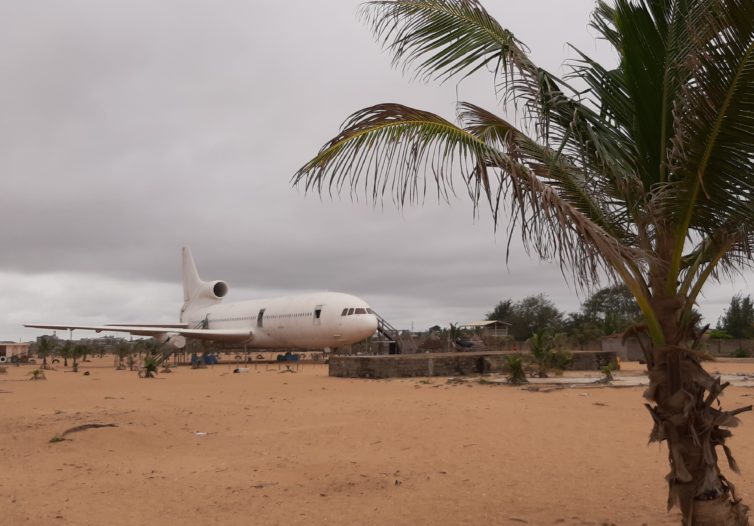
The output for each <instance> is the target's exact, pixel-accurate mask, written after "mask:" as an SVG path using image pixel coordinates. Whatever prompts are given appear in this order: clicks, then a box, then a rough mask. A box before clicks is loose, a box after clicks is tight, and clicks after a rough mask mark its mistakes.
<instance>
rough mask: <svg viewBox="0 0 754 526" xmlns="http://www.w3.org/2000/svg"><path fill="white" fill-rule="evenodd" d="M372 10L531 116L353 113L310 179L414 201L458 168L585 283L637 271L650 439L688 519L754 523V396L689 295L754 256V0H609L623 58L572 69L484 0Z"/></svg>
mask: <svg viewBox="0 0 754 526" xmlns="http://www.w3.org/2000/svg"><path fill="white" fill-rule="evenodd" d="M362 13H363V15H364V17H365V19H366V20H367V22H368V23H369V24H370V25H371V28H372V29H373V31H374V33H375V35H376V37H377V38H378V40H380V41H381V42H382V43H383V45H384V46H385V47H386V48H387V49H388V50H389V51H390V52H392V54H393V56H394V63H395V64H396V65H399V66H402V67H404V68H407V69H410V68H413V69H414V70H415V72H416V76H417V77H419V78H422V79H427V80H440V81H444V80H447V79H451V78H464V77H466V76H468V75H470V74H472V73H475V72H478V71H480V70H481V71H483V72H484V71H489V72H491V74H492V75H494V78H495V86H496V87H497V89H498V93H499V96H500V100H501V103H503V104H505V105H507V106H508V107H516V108H518V110H519V111H520V115H521V117H522V119H521V123H520V124H516V123H514V122H511V121H509V120H506V119H505V118H503V117H500V116H497V115H495V114H494V113H492V112H490V111H487V110H485V109H482V108H480V107H478V106H476V105H474V104H471V103H467V102H461V103H459V107H458V123H457V124H456V123H453V122H451V121H449V120H446V119H444V118H442V117H440V116H438V115H436V114H433V113H431V112H428V111H424V110H421V109H415V108H411V107H407V106H404V105H401V104H395V103H387V104H378V105H376V106H372V107H368V108H365V109H362V110H360V111H357V112H356V113H354V114H352V115H351V116H350V117H349V118H348V119H347V120H346V122H345V123H344V125H343V128H342V129H341V131H340V133H339V134H337V135H336V136H335V137H334V138H333V139H332V140H330V141H329V142H328V143H326V144H325V145H324V146H323V147H322V149H321V150H320V151H319V153H318V154H317V155H316V156H315V157H314V158H313V159H312V160H311V161H309V162H308V163H306V164H305V165H304V166H303V167H302V168H301V169H300V170H299V171H298V172H297V173H296V175H295V176H294V182H295V183H296V184H300V185H302V186H304V187H305V188H306V190H307V191H315V192H318V193H322V192H340V191H342V190H343V189H346V188H348V189H350V190H351V191H352V192H356V191H362V190H363V191H364V192H365V193H366V195H367V196H368V197H369V198H371V199H375V200H378V199H380V198H382V197H384V195H385V194H386V193H391V194H392V196H393V198H394V199H395V200H396V202H398V203H399V204H401V205H402V204H406V203H415V202H417V201H419V200H421V198H422V197H423V196H424V195H425V193H426V192H427V191H433V192H437V195H438V196H439V197H440V198H442V199H446V198H447V197H448V196H449V195H451V194H452V193H453V182H454V181H455V180H456V179H457V180H458V181H463V183H465V184H466V185H467V186H468V190H469V193H470V196H471V198H472V199H473V202H474V203H475V205H478V204H485V206H486V205H489V207H490V209H491V214H492V217H493V219H494V220H495V224H498V223H499V222H500V221H501V220H502V219H503V218H505V219H507V223H508V227H507V231H508V235H509V236H512V235H514V234H515V235H517V236H518V235H520V236H521V237H522V239H523V243H524V245H525V246H526V247H527V249H529V250H531V251H533V252H534V253H535V254H537V255H538V256H539V257H541V258H543V259H554V260H557V261H559V262H560V263H561V265H562V266H563V267H564V269H566V270H568V271H570V273H571V275H572V276H573V279H574V281H575V283H576V284H577V285H579V286H581V287H585V288H588V287H590V286H593V285H594V284H596V283H598V282H599V280H600V278H603V279H604V277H605V276H608V277H609V278H610V281H611V282H612V283H619V282H622V283H624V284H625V285H626V286H627V287H628V289H629V290H630V291H631V293H632V294H633V296H634V297H635V298H636V301H637V303H638V304H639V307H640V308H641V311H642V315H643V317H644V319H645V322H646V323H645V329H646V331H647V332H648V334H649V336H650V338H651V341H652V348H651V349H650V356H649V358H650V359H649V363H648V364H647V365H648V369H649V376H650V382H651V383H650V387H649V389H648V390H647V392H646V397H647V398H648V399H649V400H650V401H651V402H653V404H652V405H650V404H647V407H648V409H649V410H650V413H651V416H652V419H653V422H654V428H653V430H652V432H651V440H653V441H667V442H668V448H669V452H670V453H669V460H670V474H669V476H668V482H669V504H670V505H678V506H679V507H680V509H681V511H682V514H683V517H684V524H686V525H691V524H701V523H702V521H704V520H708V519H709V517H717V516H718V515H719V516H721V517H722V516H725V517H726V518H720V519H714V518H712V519H709V522H704V524H735V525H739V524H748V519H747V508H746V506H744V505H743V504H742V503H741V502H740V501H739V500H738V499H737V497H736V496H735V492H734V489H733V486H732V485H731V484H730V482H728V481H727V479H726V478H725V477H724V476H723V475H722V474H721V471H720V468H719V467H718V457H717V451H718V450H717V447H718V446H719V447H721V448H722V450H723V452H724V454H725V456H726V457H727V460H728V464H729V466H730V467H731V469H733V470H734V471H737V468H736V464H735V462H734V460H733V457H732V456H731V454H730V450H729V449H728V448H727V447H726V446H725V440H726V438H728V437H730V436H731V432H730V431H729V430H728V429H727V428H729V427H732V426H734V425H736V423H737V418H736V414H737V413H740V412H742V411H746V410H749V409H751V407H746V408H741V409H737V410H734V411H723V410H721V409H718V407H719V406H717V405H715V404H714V403H713V402H715V401H716V400H717V399H718V397H719V395H720V393H721V392H722V391H723V389H725V387H726V384H721V383H720V380H719V379H718V378H713V377H712V376H710V375H709V374H708V373H707V372H705V371H704V370H703V369H702V367H701V366H700V364H699V359H698V357H697V355H696V354H695V352H694V350H693V347H694V342H696V341H698V339H699V337H700V335H699V333H698V331H696V330H695V328H694V327H695V322H696V321H697V320H696V319H695V316H694V314H693V310H692V308H693V306H694V304H695V303H696V301H697V298H698V296H699V293H700V292H701V290H702V287H703V286H704V285H705V283H707V282H708V280H710V279H718V278H720V277H722V276H726V275H728V274H730V273H731V272H735V271H737V270H740V269H742V268H750V267H751V264H752V244H754V2H752V1H751V0H610V1H605V0H600V1H598V2H597V3H596V9H595V11H594V14H593V17H592V22H591V25H592V27H593V28H594V30H595V31H596V32H597V33H598V34H599V35H600V36H601V37H602V38H604V39H605V40H606V41H607V42H608V43H609V44H610V45H611V46H612V48H613V49H614V50H615V53H616V54H617V56H618V59H619V61H618V65H617V66H616V67H614V68H609V67H605V66H603V65H601V64H600V63H598V62H597V61H595V60H593V59H592V58H590V57H589V56H588V55H587V54H585V53H582V52H580V51H578V50H576V53H577V54H578V55H577V57H578V58H577V59H576V60H574V61H572V62H570V63H569V64H567V66H568V67H569V68H570V75H568V76H566V77H564V78H561V77H558V76H557V75H554V74H552V73H550V72H549V71H546V70H545V69H543V68H541V67H538V66H537V65H536V64H535V63H534V62H533V60H532V59H531V57H530V55H529V52H528V50H527V48H526V46H525V45H524V44H523V43H522V42H521V41H520V40H518V39H517V38H516V37H515V36H514V35H513V33H511V32H510V31H508V30H506V29H505V28H504V27H503V26H501V25H500V24H499V23H498V22H497V21H496V20H495V19H494V18H492V17H491V16H490V15H489V14H488V13H487V11H486V10H485V9H484V8H483V7H482V5H481V4H480V3H479V2H478V1H477V0H384V1H374V2H369V3H367V4H365V5H364V8H363V12H362ZM716 514H718V515H716ZM726 521H727V522H726Z"/></svg>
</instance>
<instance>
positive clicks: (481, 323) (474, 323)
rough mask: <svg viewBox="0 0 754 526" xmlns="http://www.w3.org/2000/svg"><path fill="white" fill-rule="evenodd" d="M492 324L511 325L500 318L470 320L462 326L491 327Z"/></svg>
mask: <svg viewBox="0 0 754 526" xmlns="http://www.w3.org/2000/svg"><path fill="white" fill-rule="evenodd" d="M490 325H510V323H508V322H505V321H499V320H482V321H470V322H468V323H464V324H463V325H461V327H489V326H490Z"/></svg>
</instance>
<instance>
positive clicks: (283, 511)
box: [0, 359, 754, 526]
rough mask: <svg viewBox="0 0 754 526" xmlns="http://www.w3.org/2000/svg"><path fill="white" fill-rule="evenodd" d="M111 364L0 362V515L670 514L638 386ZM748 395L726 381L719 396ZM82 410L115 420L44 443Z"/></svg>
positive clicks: (629, 517)
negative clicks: (35, 366) (41, 369)
mask: <svg viewBox="0 0 754 526" xmlns="http://www.w3.org/2000/svg"><path fill="white" fill-rule="evenodd" d="M111 363H112V362H111V360H110V359H105V360H104V362H102V363H95V362H92V363H87V364H85V366H84V367H82V371H83V370H89V371H90V373H91V374H90V375H89V376H84V375H82V374H81V373H79V374H75V373H72V372H66V371H64V370H62V369H58V370H56V371H49V372H47V380H46V381H36V382H33V381H28V376H27V374H28V372H29V371H30V369H31V367H29V366H25V367H19V368H16V367H9V368H8V373H7V374H3V375H0V404H2V406H1V409H0V524H2V525H89V524H91V525H103V524H112V525H126V524H128V525H137V524H147V523H151V524H172V525H208V524H221V525H248V524H258V525H295V524H307V525H320V524H330V525H354V524H360V525H385V524H397V525H475V526H477V525H480V524H502V525H507V524H511V525H519V524H535V525H540V524H541V525H549V524H564V525H587V524H588V525H598V526H601V525H611V524H616V525H641V524H647V525H652V526H654V525H662V524H679V523H680V520H679V515H678V514H677V513H675V512H673V513H671V514H666V513H665V511H664V510H665V498H666V493H665V483H664V479H663V477H664V475H665V473H666V472H667V459H666V454H667V453H666V449H665V448H664V447H658V446H657V445H652V446H647V445H646V442H647V435H648V432H649V428H650V418H649V415H648V413H647V412H646V410H645V409H644V407H643V405H642V404H643V401H642V398H641V393H642V388H640V387H634V388H624V389H610V388H589V387H579V388H566V389H562V390H555V391H550V392H541V391H540V392H531V391H524V390H521V389H519V388H514V387H508V386H494V385H481V384H479V383H476V382H470V383H462V384H452V383H448V382H447V379H445V378H433V379H429V380H426V379H410V380H408V379H406V380H387V381H369V380H351V379H341V378H329V377H328V376H327V370H326V366H323V365H307V366H302V367H301V369H300V371H299V372H298V373H296V374H291V373H281V372H279V371H278V369H277V368H273V369H272V370H266V368H265V366H264V365H261V366H259V367H258V368H257V369H253V368H252V370H251V371H250V372H249V373H247V374H232V372H231V371H232V366H228V365H217V366H214V367H211V368H208V369H204V370H191V369H188V368H180V369H177V370H176V372H174V373H172V374H161V375H160V376H159V378H157V379H153V380H144V379H139V378H137V376H136V373H134V372H129V371H115V370H114V369H112V367H110V365H111ZM709 367H710V369H711V370H725V372H746V373H752V372H754V364H752V363H735V364H731V363H713V364H711V365H710V366H709ZM625 370H626V371H627V372H626V373H625V374H638V371H640V370H641V367H640V366H638V365H636V364H628V366H626V367H625ZM752 397H754V390H751V389H746V388H741V387H737V388H731V389H730V390H729V392H727V394H726V396H725V397H724V403H725V404H726V407H734V406H739V405H747V404H749V403H751V402H752V400H753V398H752ZM743 421H744V425H743V426H742V427H741V428H740V429H739V430H737V431H736V435H735V437H734V439H733V440H732V441H731V443H730V445H731V446H732V447H733V451H734V454H735V455H736V456H737V459H738V461H739V464H740V465H741V466H742V468H743V469H744V474H743V476H737V475H731V479H732V480H733V481H734V483H735V484H736V485H737V486H738V489H739V492H740V493H741V494H742V495H743V496H744V498H745V500H746V501H747V502H749V503H752V502H754V416H752V413H746V414H744V415H743ZM87 423H103V424H107V423H113V424H117V427H106V428H99V429H88V430H85V431H81V432H78V433H73V434H70V435H69V436H68V438H69V439H70V440H65V441H62V442H56V443H51V442H50V439H51V438H52V437H53V436H55V435H59V434H61V433H62V432H64V431H65V430H66V429H69V428H71V427H74V426H77V425H80V424H87ZM197 432H199V433H198V434H197ZM205 433H206V434H205Z"/></svg>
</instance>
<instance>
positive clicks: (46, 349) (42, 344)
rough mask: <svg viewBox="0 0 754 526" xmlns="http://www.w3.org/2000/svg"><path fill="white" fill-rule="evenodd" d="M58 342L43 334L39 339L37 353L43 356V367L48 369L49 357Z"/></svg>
mask: <svg viewBox="0 0 754 526" xmlns="http://www.w3.org/2000/svg"><path fill="white" fill-rule="evenodd" d="M56 348H57V343H56V341H55V338H53V337H51V336H41V337H39V339H37V354H38V355H39V356H41V357H42V369H47V357H48V356H49V355H50V354H51V353H53V352H55V349H56Z"/></svg>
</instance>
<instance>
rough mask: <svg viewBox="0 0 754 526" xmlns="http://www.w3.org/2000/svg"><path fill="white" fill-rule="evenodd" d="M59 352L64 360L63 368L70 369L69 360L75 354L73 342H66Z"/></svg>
mask: <svg viewBox="0 0 754 526" xmlns="http://www.w3.org/2000/svg"><path fill="white" fill-rule="evenodd" d="M58 352H59V353H60V356H61V357H62V358H63V367H68V358H70V357H71V355H72V354H73V342H72V341H71V340H66V341H64V342H63V345H61V346H60V348H59V349H58Z"/></svg>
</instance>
